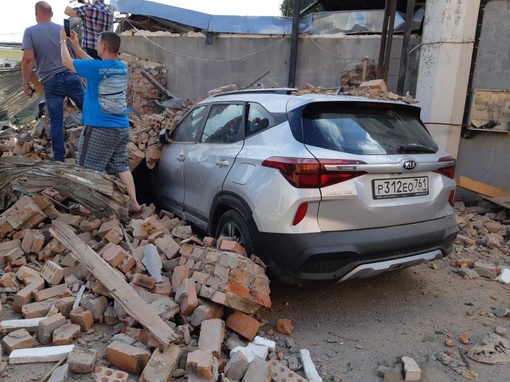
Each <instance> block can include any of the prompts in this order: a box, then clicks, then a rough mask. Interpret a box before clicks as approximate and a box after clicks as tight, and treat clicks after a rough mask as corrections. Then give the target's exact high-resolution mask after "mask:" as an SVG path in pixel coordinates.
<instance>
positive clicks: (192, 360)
mask: <svg viewBox="0 0 510 382" xmlns="http://www.w3.org/2000/svg"><path fill="white" fill-rule="evenodd" d="M213 358H214V357H213V355H212V353H211V352H207V351H202V350H195V351H192V352H190V353H188V357H187V360H186V371H187V372H188V373H191V374H194V375H196V376H197V377H199V378H203V379H206V380H211V379H213V378H214V377H213V374H214V361H213Z"/></svg>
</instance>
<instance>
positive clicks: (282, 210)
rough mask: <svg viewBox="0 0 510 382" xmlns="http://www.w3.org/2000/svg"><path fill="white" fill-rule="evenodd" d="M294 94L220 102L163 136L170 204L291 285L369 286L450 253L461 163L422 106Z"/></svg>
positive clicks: (162, 192) (238, 96)
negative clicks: (423, 117)
mask: <svg viewBox="0 0 510 382" xmlns="http://www.w3.org/2000/svg"><path fill="white" fill-rule="evenodd" d="M294 90H295V89H259V90H248V91H238V92H232V93H223V94H220V95H216V96H212V97H209V98H207V99H205V100H203V101H202V102H200V103H198V104H197V105H196V106H195V107H194V108H193V109H192V110H191V111H190V112H189V113H188V114H187V116H186V117H185V118H184V119H183V120H182V121H181V123H180V124H179V125H178V126H177V128H176V129H175V130H174V131H173V132H170V131H162V133H161V135H160V138H161V141H162V142H164V143H165V144H164V146H163V149H162V153H161V158H160V161H159V164H158V167H157V169H156V172H155V180H156V189H157V201H158V204H159V205H160V207H161V208H164V209H166V210H169V211H171V212H173V213H174V214H176V215H177V216H179V217H180V218H182V219H185V220H187V221H188V222H190V223H191V224H193V225H195V226H197V227H199V228H200V229H202V230H203V231H205V232H206V233H207V234H209V235H211V236H216V237H218V236H220V235H225V236H230V237H235V238H236V240H238V241H239V242H240V243H241V244H242V245H244V247H245V248H246V250H247V252H248V254H255V255H257V256H258V257H260V258H261V259H262V260H263V261H264V262H265V263H266V264H267V265H268V268H269V270H270V274H271V275H272V276H274V277H276V278H278V279H280V280H283V281H287V282H306V281H333V282H335V281H344V280H347V279H351V278H361V277H368V276H373V275H375V274H378V273H381V272H385V271H389V270H394V269H400V268H404V267H408V266H412V265H416V264H419V263H422V262H425V261H430V260H434V259H439V258H441V257H443V256H446V255H448V254H449V253H450V252H451V250H452V244H453V241H454V239H455V236H456V235H457V232H458V228H457V224H456V222H455V218H454V214H453V209H452V204H453V199H454V192H455V181H454V171H455V160H454V159H453V158H452V157H450V156H449V155H448V154H447V153H445V152H444V151H442V150H439V148H438V146H437V145H436V144H435V143H434V141H433V139H432V138H431V136H430V134H429V133H428V131H427V130H426V128H425V126H424V125H423V123H422V122H421V121H420V117H419V115H420V108H419V107H417V106H413V105H408V104H405V103H401V102H389V101H379V100H370V99H364V98H359V97H351V96H346V95H320V94H319V95H318V94H308V95H307V94H305V95H294V94H293V93H294Z"/></svg>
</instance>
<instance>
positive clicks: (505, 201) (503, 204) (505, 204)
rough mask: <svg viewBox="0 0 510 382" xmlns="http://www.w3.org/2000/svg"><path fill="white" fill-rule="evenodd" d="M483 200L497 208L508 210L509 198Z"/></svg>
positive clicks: (487, 198)
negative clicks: (495, 205)
mask: <svg viewBox="0 0 510 382" xmlns="http://www.w3.org/2000/svg"><path fill="white" fill-rule="evenodd" d="M483 198H484V199H485V200H488V201H489V202H492V203H494V204H497V205H498V206H501V207H504V208H510V197H504V198H489V197H487V196H484V197H483Z"/></svg>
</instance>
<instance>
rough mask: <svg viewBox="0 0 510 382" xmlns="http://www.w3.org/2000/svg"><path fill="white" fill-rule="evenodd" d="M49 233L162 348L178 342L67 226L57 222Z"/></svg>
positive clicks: (112, 271) (152, 312)
mask: <svg viewBox="0 0 510 382" xmlns="http://www.w3.org/2000/svg"><path fill="white" fill-rule="evenodd" d="M50 232H51V233H52V234H53V236H54V237H56V238H57V239H58V240H59V241H60V242H61V243H63V244H64V245H65V246H66V247H67V248H68V249H69V250H70V251H71V253H72V254H73V256H75V257H76V258H77V259H78V260H79V261H81V263H82V264H83V265H85V266H86V267H87V269H88V270H89V272H90V273H92V275H93V276H94V277H95V278H96V279H97V280H98V281H99V282H100V283H101V284H102V285H103V286H104V287H105V288H106V289H107V290H108V292H109V293H110V294H111V295H112V297H113V298H114V299H115V300H116V301H117V302H118V303H119V304H120V305H121V306H122V308H124V310H125V311H126V312H127V313H128V314H129V315H130V316H131V317H133V318H134V319H135V320H136V321H138V322H139V323H140V324H141V325H143V326H145V327H146V328H147V329H148V330H149V332H150V333H151V334H152V335H153V336H154V337H156V339H157V340H158V341H159V342H161V344H163V345H165V346H168V345H169V344H170V342H172V341H175V340H176V339H177V338H178V336H177V334H176V333H175V332H174V331H173V330H172V329H171V328H170V327H169V326H168V325H167V324H166V323H165V322H164V321H163V319H162V318H161V317H160V316H158V315H157V314H156V313H155V312H154V311H152V310H151V309H150V308H149V307H148V306H147V304H146V303H145V301H144V300H143V299H142V298H141V297H140V296H139V295H138V293H136V292H135V291H134V290H133V288H131V287H130V286H129V285H128V283H127V282H126V281H125V280H124V278H123V277H122V276H120V275H119V274H118V273H117V272H115V271H114V270H113V269H112V268H111V267H110V265H109V264H108V263H107V262H106V261H104V260H103V259H102V258H101V257H100V256H99V255H98V254H97V253H96V252H94V251H93V250H92V248H90V247H89V246H88V245H87V244H85V243H84V242H83V241H82V240H81V239H80V238H79V237H77V236H76V235H75V234H74V233H73V231H72V229H71V228H70V227H69V226H68V225H67V224H66V223H64V222H60V221H57V220H54V221H53V222H52V228H50Z"/></svg>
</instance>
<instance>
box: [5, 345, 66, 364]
mask: <svg viewBox="0 0 510 382" xmlns="http://www.w3.org/2000/svg"><path fill="white" fill-rule="evenodd" d="M73 347H74V345H65V346H48V347H42V348H32V349H18V350H14V351H13V352H12V353H11V354H10V355H9V363H10V364H19V363H36V362H56V361H60V360H61V359H62V357H64V356H66V355H67V354H69V353H70V352H71V351H72V350H73Z"/></svg>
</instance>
